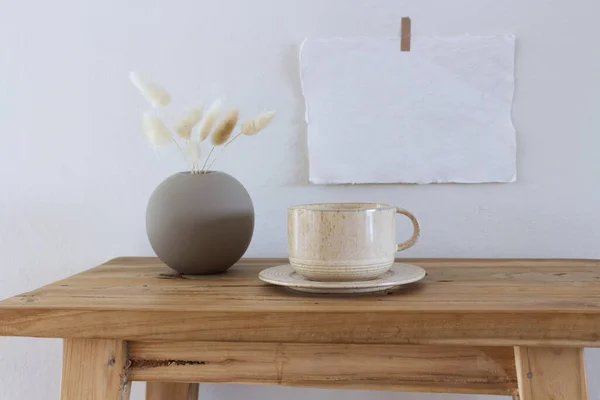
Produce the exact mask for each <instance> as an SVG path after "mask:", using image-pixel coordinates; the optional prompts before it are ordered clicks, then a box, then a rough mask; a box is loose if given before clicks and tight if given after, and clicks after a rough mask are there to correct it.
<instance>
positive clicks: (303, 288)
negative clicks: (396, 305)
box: [258, 263, 425, 294]
mask: <svg viewBox="0 0 600 400" xmlns="http://www.w3.org/2000/svg"><path fill="white" fill-rule="evenodd" d="M258 277H259V278H260V280H261V281H263V282H267V283H271V284H273V285H278V286H285V287H288V288H290V289H293V290H296V291H299V292H308V293H341V294H348V293H373V292H380V291H385V290H390V289H392V288H394V287H396V286H400V285H405V284H407V283H412V282H416V281H418V280H421V279H423V278H424V277H425V270H424V269H423V268H421V267H417V266H416V265H411V264H402V263H394V265H392V267H391V268H390V270H389V271H388V272H386V273H385V274H383V275H381V276H380V277H378V278H376V279H371V280H368V281H353V282H319V281H310V280H308V279H306V278H305V277H303V276H302V275H300V274H298V273H296V272H295V271H294V269H293V268H292V266H291V265H290V264H285V265H279V266H277V267H272V268H267V269H265V270H263V271H261V272H260V274H259V275H258Z"/></svg>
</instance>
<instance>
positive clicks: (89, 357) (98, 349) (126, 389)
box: [60, 339, 130, 400]
mask: <svg viewBox="0 0 600 400" xmlns="http://www.w3.org/2000/svg"><path fill="white" fill-rule="evenodd" d="M126 361H127V359H126V345H125V343H124V342H122V341H118V340H91V339H67V340H65V341H64V349H63V369H62V371H63V372H62V385H61V396H60V399H61V400H82V399H86V400H128V399H129V393H130V382H128V381H127V376H126V368H127V365H126Z"/></svg>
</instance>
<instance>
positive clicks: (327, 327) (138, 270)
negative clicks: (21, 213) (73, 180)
mask: <svg viewBox="0 0 600 400" xmlns="http://www.w3.org/2000/svg"><path fill="white" fill-rule="evenodd" d="M404 262H410V263H414V264H416V265H419V266H422V267H424V268H425V269H426V271H427V273H428V276H427V277H426V278H425V279H424V280H423V281H422V282H419V283H416V284H412V285H409V286H406V287H403V288H400V289H399V290H397V291H395V292H393V293H391V294H388V295H381V294H380V295H371V296H361V297H352V298H349V297H347V296H346V297H344V296H327V295H307V294H300V293H294V292H291V291H287V290H285V289H282V288H278V287H274V286H269V285H267V284H264V283H263V282H261V281H259V280H258V278H257V275H258V272H259V271H260V270H261V269H263V268H267V267H270V266H274V265H277V264H281V263H285V260H282V259H248V260H243V261H242V262H240V263H239V264H238V265H236V266H235V267H233V268H232V269H231V270H230V272H228V273H226V274H222V275H213V276H179V275H177V274H175V273H174V272H173V271H172V270H170V269H169V268H168V267H166V266H164V265H163V264H162V263H161V262H160V261H158V260H157V259H155V258H136V257H129V258H119V259H115V260H112V261H110V262H108V263H106V264H104V265H102V266H100V267H97V268H94V269H91V270H89V271H86V272H83V273H80V274H77V275H74V276H72V277H70V278H67V279H65V280H62V281H59V282H56V283H53V284H50V285H48V286H44V287H42V288H40V289H37V290H34V291H32V292H29V293H25V294H22V295H18V296H15V297H12V298H10V299H7V300H5V301H2V302H0V335H12V336H39V337H68V338H70V337H72V338H75V337H80V338H113V339H114V338H117V339H128V340H209V341H210V340H213V341H245V342H257V341H267V342H316V343H319V342H320V343H380V344H385V343H389V344H392V343H396V344H407V343H423V344H466V345H477V346H479V345H494V346H512V345H527V346H577V347H582V346H590V347H592V346H598V345H600V333H599V332H600V290H598V287H599V286H600V265H599V262H598V261H597V260H557V259H548V260H544V259H541V260H502V259H494V260H484V259H477V260H476V259H464V260H460V259H410V260H404Z"/></svg>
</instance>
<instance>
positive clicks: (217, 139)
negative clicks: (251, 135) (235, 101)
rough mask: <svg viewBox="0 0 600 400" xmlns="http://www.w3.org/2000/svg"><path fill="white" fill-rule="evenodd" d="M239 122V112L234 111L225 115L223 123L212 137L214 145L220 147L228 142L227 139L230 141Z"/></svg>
mask: <svg viewBox="0 0 600 400" xmlns="http://www.w3.org/2000/svg"><path fill="white" fill-rule="evenodd" d="M237 122H238V110H235V109H234V110H231V111H229V112H228V113H227V114H225V117H224V118H223V121H221V122H220V123H219V125H217V127H216V128H215V131H214V132H213V133H212V136H211V138H210V141H211V143H212V145H213V146H220V145H222V144H224V143H225V142H227V139H229V137H230V136H231V132H233V129H234V128H235V126H236V125H237Z"/></svg>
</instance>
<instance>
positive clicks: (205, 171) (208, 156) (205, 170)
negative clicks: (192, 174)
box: [200, 146, 216, 174]
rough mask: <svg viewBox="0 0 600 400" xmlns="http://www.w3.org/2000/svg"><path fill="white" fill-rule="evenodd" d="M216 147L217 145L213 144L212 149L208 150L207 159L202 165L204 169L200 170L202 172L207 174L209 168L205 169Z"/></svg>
mask: <svg viewBox="0 0 600 400" xmlns="http://www.w3.org/2000/svg"><path fill="white" fill-rule="evenodd" d="M215 147H216V146H213V147H212V149H210V151H209V152H208V155H207V156H206V160H204V165H202V169H201V170H200V172H202V173H203V174H205V173H207V172H208V170H207V169H205V168H206V164H207V163H208V160H209V159H210V155H211V154H212V152H213V151H215ZM211 165H212V164H211Z"/></svg>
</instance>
